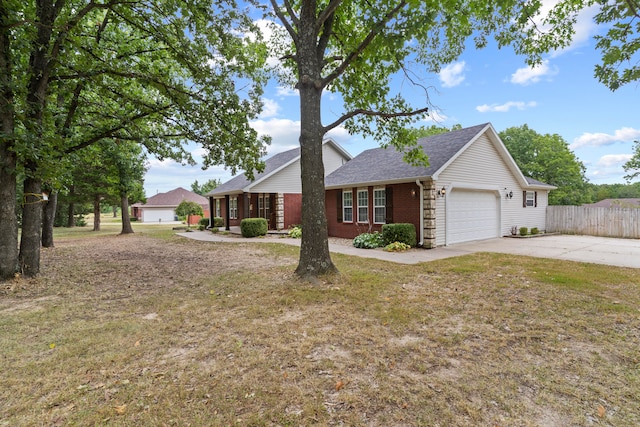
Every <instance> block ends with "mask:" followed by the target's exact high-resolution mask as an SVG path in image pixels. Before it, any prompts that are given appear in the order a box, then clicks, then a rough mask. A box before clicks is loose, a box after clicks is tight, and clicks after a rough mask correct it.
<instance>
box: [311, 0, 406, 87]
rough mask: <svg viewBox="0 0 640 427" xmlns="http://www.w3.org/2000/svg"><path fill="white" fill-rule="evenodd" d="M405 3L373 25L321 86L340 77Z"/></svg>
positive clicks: (399, 4) (323, 80)
mask: <svg viewBox="0 0 640 427" xmlns="http://www.w3.org/2000/svg"><path fill="white" fill-rule="evenodd" d="M406 4H407V2H406V0H402V1H400V3H398V5H397V6H396V7H394V8H393V9H391V10H390V11H389V12H387V14H386V15H385V16H384V17H383V18H382V19H381V20H380V21H378V22H377V23H376V24H375V25H374V26H373V28H372V29H371V31H370V32H369V34H367V36H366V37H365V38H364V40H362V42H361V43H360V44H359V45H358V47H357V48H356V49H355V50H354V51H353V52H351V53H350V54H349V55H348V56H347V57H346V58H345V59H344V61H342V63H341V64H340V65H339V66H338V67H337V68H336V69H335V70H334V71H333V72H332V73H330V74H329V75H328V76H327V77H325V78H324V79H322V84H321V86H322V87H326V86H327V85H328V84H329V83H331V82H332V81H333V80H335V79H337V78H338V77H340V76H341V75H342V73H344V72H345V70H346V69H347V68H348V67H349V65H351V62H352V61H353V60H354V59H356V58H357V57H358V56H360V54H361V53H362V52H363V51H364V50H365V49H366V48H367V46H369V45H370V44H371V42H372V41H373V40H374V39H375V38H376V36H378V34H380V32H381V31H382V29H383V28H384V27H385V26H386V25H387V24H388V23H389V22H390V21H391V20H392V19H393V18H394V17H395V16H396V15H397V14H398V12H399V11H400V10H401V9H402V8H403V7H405V6H406Z"/></svg>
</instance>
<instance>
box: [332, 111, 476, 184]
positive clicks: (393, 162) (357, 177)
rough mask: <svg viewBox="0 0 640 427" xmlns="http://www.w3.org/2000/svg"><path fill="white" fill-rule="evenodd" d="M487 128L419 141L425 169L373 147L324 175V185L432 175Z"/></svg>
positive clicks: (389, 150)
mask: <svg viewBox="0 0 640 427" xmlns="http://www.w3.org/2000/svg"><path fill="white" fill-rule="evenodd" d="M487 125H488V123H484V124H481V125H476V126H471V127H468V128H464V129H460V130H455V131H452V132H447V133H443V134H440V135H434V136H429V137H426V138H421V139H419V140H418V145H420V146H421V147H422V149H423V150H424V152H425V153H427V155H428V156H429V166H428V167H426V168H425V167H416V166H411V165H409V164H408V163H406V162H405V161H404V160H403V158H402V157H403V153H402V152H399V151H397V150H396V149H395V148H391V147H390V148H386V149H385V148H373V149H370V150H366V151H363V152H362V153H361V154H360V155H358V156H356V157H355V158H353V159H352V160H350V161H349V162H347V163H346V164H345V165H344V166H342V167H340V168H338V169H337V170H336V171H334V172H333V173H332V174H330V175H328V176H327V177H326V178H325V185H326V186H327V187H331V186H342V185H356V184H364V183H374V182H382V181H396V180H404V179H406V180H411V179H418V178H422V177H427V176H432V175H433V174H434V173H435V172H436V171H438V170H439V169H440V168H441V167H442V166H443V165H444V164H445V163H447V162H448V161H449V160H450V159H451V158H452V157H453V156H455V154H456V153H457V152H458V151H460V150H461V149H462V147H464V146H465V145H466V144H467V143H469V142H470V141H471V140H472V139H473V138H474V137H475V136H476V135H478V133H479V132H480V131H482V130H483V129H484V128H485V127H486V126H487Z"/></svg>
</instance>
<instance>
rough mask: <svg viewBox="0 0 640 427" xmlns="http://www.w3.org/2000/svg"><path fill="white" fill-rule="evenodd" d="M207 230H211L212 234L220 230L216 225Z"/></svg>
mask: <svg viewBox="0 0 640 427" xmlns="http://www.w3.org/2000/svg"><path fill="white" fill-rule="evenodd" d="M209 231H211V232H212V233H214V234H215V233H218V232H220V230H218V227H211V228H210V229H209Z"/></svg>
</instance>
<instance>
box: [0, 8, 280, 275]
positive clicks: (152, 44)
mask: <svg viewBox="0 0 640 427" xmlns="http://www.w3.org/2000/svg"><path fill="white" fill-rule="evenodd" d="M248 33H253V34H254V36H253V37H246V34H248ZM255 34H257V31H256V29H255V27H254V24H253V22H252V21H251V20H250V19H249V18H248V13H247V11H246V10H242V9H239V8H238V7H236V6H235V5H234V4H231V3H212V2H210V1H206V0H195V1H184V0H178V1H165V0H159V1H147V0H143V1H137V2H133V3H132V2H128V1H121V0H113V1H109V2H106V3H104V2H94V1H90V0H69V1H54V0H38V1H33V0H29V1H20V0H7V1H3V2H1V3H0V119H1V120H0V124H1V126H2V129H1V130H0V131H1V132H2V136H3V138H2V143H1V145H0V206H2V212H0V277H2V278H6V277H10V276H12V275H13V274H14V272H16V271H17V270H21V271H22V272H23V273H25V274H28V275H32V274H37V273H38V271H39V244H40V224H41V209H39V202H40V199H39V197H38V194H39V193H40V191H41V188H42V184H43V183H46V182H47V181H49V180H51V179H55V177H56V176H57V175H58V174H59V172H60V162H63V161H64V159H65V158H66V157H67V156H69V155H70V154H71V153H73V152H75V151H79V150H82V149H84V148H86V147H89V146H91V145H92V144H95V143H97V142H98V141H101V140H104V139H111V140H116V139H117V140H120V141H132V142H136V143H139V144H142V145H143V146H144V149H145V151H146V152H147V153H150V154H152V155H154V156H156V157H158V158H161V159H162V158H165V157H171V158H174V159H176V160H178V161H184V162H193V159H191V156H190V154H189V153H188V152H187V151H186V150H185V149H184V146H183V144H184V143H185V142H187V141H190V142H196V143H199V144H200V145H201V146H202V147H203V148H204V149H205V156H204V165H205V166H209V165H212V164H225V165H227V166H228V167H230V168H231V170H232V171H233V172H235V170H236V169H238V168H242V169H245V170H249V171H253V170H256V169H257V170H260V168H261V165H262V162H261V156H262V155H263V154H264V146H265V144H266V143H267V142H268V139H267V138H259V137H258V136H257V133H256V131H255V130H254V129H252V128H251V126H250V125H249V120H250V119H251V118H254V117H256V115H257V114H258V113H259V112H260V109H261V102H260V99H259V97H260V95H261V85H262V83H263V82H264V79H265V75H264V73H263V68H262V65H263V63H264V60H265V57H266V51H265V49H264V47H263V45H262V43H261V41H260V39H259V38H257V36H255ZM21 171H23V172H24V174H25V177H26V178H25V180H24V194H26V195H27V198H28V200H26V203H25V204H24V208H23V216H22V218H23V223H22V226H23V231H22V238H21V242H20V253H19V259H18V254H17V253H16V251H15V250H14V249H13V248H15V247H16V246H17V236H18V233H17V222H16V221H15V219H12V218H14V216H13V215H5V213H6V212H5V211H7V212H8V211H12V210H14V208H15V187H16V177H17V175H18V173H20V172H21ZM5 249H6V250H5ZM18 261H19V262H18Z"/></svg>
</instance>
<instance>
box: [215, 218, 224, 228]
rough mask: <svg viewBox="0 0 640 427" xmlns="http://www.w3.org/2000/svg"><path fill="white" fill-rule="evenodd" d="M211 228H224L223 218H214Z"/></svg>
mask: <svg viewBox="0 0 640 427" xmlns="http://www.w3.org/2000/svg"><path fill="white" fill-rule="evenodd" d="M213 226H214V227H224V218H221V217H219V216H216V217H214V218H213Z"/></svg>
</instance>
